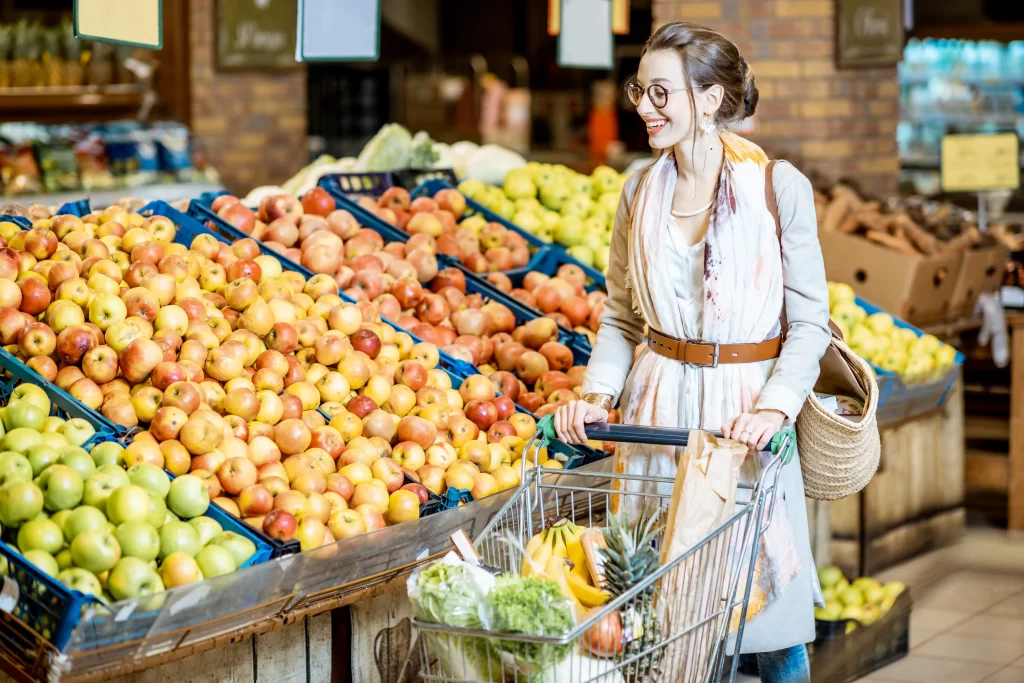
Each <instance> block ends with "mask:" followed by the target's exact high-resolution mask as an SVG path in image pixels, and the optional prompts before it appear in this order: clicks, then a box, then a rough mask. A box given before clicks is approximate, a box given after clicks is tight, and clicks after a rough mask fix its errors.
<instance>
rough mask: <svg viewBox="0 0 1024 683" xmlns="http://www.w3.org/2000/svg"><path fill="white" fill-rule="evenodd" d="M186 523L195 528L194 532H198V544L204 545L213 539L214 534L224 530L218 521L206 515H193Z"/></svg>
mask: <svg viewBox="0 0 1024 683" xmlns="http://www.w3.org/2000/svg"><path fill="white" fill-rule="evenodd" d="M188 523H189V524H191V525H192V527H193V528H194V529H195V530H196V533H198V534H199V545H200V546H204V547H205V546H206V544H207V543H209V542H210V541H211V540H212V539H213V537H214V536H216V535H217V534H219V533H220V532H222V531H224V529H223V527H221V525H220V522H218V521H217V520H215V519H212V518H210V517H206V516H203V517H194V518H192V519H190V520H189V521H188Z"/></svg>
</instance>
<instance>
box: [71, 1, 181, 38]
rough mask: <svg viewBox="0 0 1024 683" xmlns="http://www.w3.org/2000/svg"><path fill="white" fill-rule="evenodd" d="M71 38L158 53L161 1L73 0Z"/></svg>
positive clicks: (161, 31)
mask: <svg viewBox="0 0 1024 683" xmlns="http://www.w3.org/2000/svg"><path fill="white" fill-rule="evenodd" d="M75 35H76V36H77V37H79V38H83V39H85V40H98V41H100V42H103V43H116V44H118V45H132V46H134V47H144V48H149V49H152V50H160V49H162V48H163V46H164V24H163V0H75Z"/></svg>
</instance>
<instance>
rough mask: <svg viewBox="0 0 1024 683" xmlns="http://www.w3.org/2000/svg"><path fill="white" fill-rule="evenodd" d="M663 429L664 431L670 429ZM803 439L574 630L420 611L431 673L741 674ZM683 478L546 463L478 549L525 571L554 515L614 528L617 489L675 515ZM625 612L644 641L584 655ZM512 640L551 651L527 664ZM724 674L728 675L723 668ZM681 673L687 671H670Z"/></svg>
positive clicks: (629, 627) (441, 678)
mask: <svg viewBox="0 0 1024 683" xmlns="http://www.w3.org/2000/svg"><path fill="white" fill-rule="evenodd" d="M595 426H596V425H595ZM614 427H619V425H615V426H614ZM631 429H633V430H636V428H635V427H632V428H631ZM640 431H641V432H642V431H643V430H640ZM654 431H657V432H660V433H662V434H664V433H665V432H666V431H667V430H661V429H659V430H654ZM672 431H680V430H672ZM623 436H624V437H625V438H623V439H622V440H624V441H634V442H635V441H641V440H644V441H645V442H648V443H649V442H650V441H649V439H650V434H646V435H643V437H642V439H641V438H636V437H637V436H639V435H629V436H625V435H623ZM685 440H686V439H685V437H683V438H681V439H680V438H674V439H672V441H673V442H674V445H685ZM793 441H794V440H793V437H792V432H789V433H788V434H785V435H784V436H783V438H782V439H781V440H780V441H779V442H778V443H779V447H778V448H776V449H774V450H775V452H776V453H778V455H775V456H774V457H773V458H771V459H770V460H769V461H768V464H767V465H764V466H763V467H762V468H761V471H760V475H759V477H758V480H757V482H756V483H754V484H744V483H740V484H739V489H740V490H739V491H737V500H736V510H735V512H734V513H733V514H732V515H731V516H730V517H729V518H728V519H727V520H726V521H725V522H723V523H722V524H721V525H719V526H718V527H717V528H716V529H714V530H713V531H712V532H711V533H710V534H709V535H708V536H706V537H705V538H704V539H702V540H701V541H699V542H698V543H696V544H695V545H694V546H693V547H691V548H689V549H688V550H687V551H686V552H685V553H684V554H682V555H680V556H679V557H676V558H674V559H673V560H671V561H670V562H668V563H666V564H664V565H662V566H661V567H659V568H658V569H657V570H656V571H655V572H653V573H652V574H651V575H650V576H648V577H646V578H645V579H644V580H642V581H641V582H640V583H638V584H637V585H635V586H633V587H632V588H631V589H630V590H628V591H627V592H625V593H623V594H622V595H620V596H618V597H617V598H615V599H614V600H611V601H609V602H608V603H606V604H605V605H603V606H601V607H597V608H593V609H591V610H590V611H589V612H587V614H586V616H585V617H583V619H582V620H581V621H580V622H579V623H578V624H577V626H576V627H575V628H574V629H572V630H571V631H570V632H568V633H565V634H563V635H560V636H544V635H530V634H522V633H516V634H499V633H496V632H492V631H488V630H484V629H472V628H460V627H454V626H446V625H443V624H436V623H428V622H424V621H421V620H418V619H414V620H413V625H414V626H415V628H417V629H419V631H420V632H421V633H420V638H419V642H420V647H421V648H422V650H421V653H420V654H421V672H420V673H421V677H422V678H423V680H426V681H437V682H439V683H440V682H443V683H454V682H456V681H458V682H460V683H463V682H465V683H470V682H472V683H477V682H478V681H479V682H480V683H484V682H487V681H516V682H517V683H519V682H520V681H522V682H523V683H531V682H539V681H545V682H547V681H555V680H557V681H558V682H559V683H563V682H564V683H584V682H590V681H603V682H605V683H611V682H613V681H614V682H616V683H618V682H619V681H647V680H678V681H680V683H682V682H684V681H685V683H697V682H699V681H705V682H708V683H717V682H719V681H722V680H725V681H733V680H734V679H735V676H736V671H737V667H738V664H739V657H737V656H731V657H729V656H727V655H729V654H731V653H737V652H739V649H740V643H741V641H742V638H743V630H744V627H745V625H746V621H747V611H748V607H749V601H750V594H751V588H752V584H753V576H754V569H755V563H756V560H757V557H758V553H757V549H758V546H759V541H760V538H761V535H762V534H763V533H764V532H765V530H766V529H767V528H768V526H769V525H770V524H771V520H772V515H773V512H774V508H775V501H776V499H777V498H778V497H777V496H776V495H775V492H776V490H777V487H778V481H779V476H780V474H781V472H782V467H783V463H784V454H785V453H786V452H787V449H789V448H791V447H792V446H793ZM531 443H532V439H531ZM529 447H530V445H529V444H528V446H527V448H529ZM758 457H759V456H758ZM674 481H675V480H674V479H673V478H669V477H649V476H642V475H631V474H624V473H623V474H612V473H606V472H587V471H582V470H572V471H559V470H544V469H541V468H534V469H531V470H530V471H529V473H528V474H527V478H526V479H524V481H523V485H522V486H521V488H520V490H519V491H518V492H517V494H516V495H515V496H514V497H513V498H511V499H510V500H509V501H508V502H507V503H506V504H505V506H503V508H502V509H501V510H500V511H499V512H498V513H497V514H496V515H495V517H494V519H493V520H492V521H491V522H490V523H489V524H488V525H487V526H486V527H485V528H484V530H483V531H482V532H481V533H480V535H479V536H478V537H477V539H476V540H475V541H474V547H475V549H476V551H477V553H478V554H479V556H480V561H481V562H482V563H483V564H484V565H486V566H489V567H493V568H495V569H500V570H501V571H503V572H510V573H513V574H516V575H518V574H519V570H520V565H521V561H520V559H519V557H520V555H521V553H522V548H524V547H525V546H526V544H527V542H528V541H529V539H530V538H531V537H532V536H533V535H534V534H535V533H537V532H539V531H540V530H541V529H543V528H544V525H545V523H546V522H547V523H551V522H554V521H555V520H557V519H559V518H561V517H566V518H568V519H570V520H571V521H573V522H574V523H575V524H579V525H581V526H589V527H602V526H606V523H605V520H606V519H607V514H608V512H609V511H611V510H612V509H613V499H615V498H616V497H618V501H616V502H619V504H620V505H621V502H622V501H623V500H625V497H629V496H635V497H637V498H638V499H640V500H643V501H644V502H647V501H650V500H655V501H657V502H658V503H659V504H660V510H661V515H660V517H661V521H662V522H664V520H665V515H666V512H667V508H668V503H669V500H670V498H671V491H672V487H673V484H674ZM628 482H639V483H642V484H645V485H648V488H647V489H646V490H644V491H630V490H625V487H624V486H620V485H621V484H626V483H628ZM666 489H667V491H668V492H669V493H666V492H665V491H666ZM663 533H664V524H662V527H661V532H660V533H659V534H658V538H657V540H656V541H655V545H656V547H658V548H659V549H660V547H661V544H662V542H663V538H662V535H663ZM613 612H618V613H619V615H620V618H621V620H622V625H623V626H622V631H623V634H627V633H628V632H629V631H632V634H631V637H632V638H633V641H632V643H627V644H626V645H625V646H624V647H623V649H622V652H620V653H618V655H617V657H616V658H615V659H594V658H591V657H577V656H576V655H575V654H574V653H580V654H586V653H587V649H586V648H585V647H584V642H585V640H586V638H587V632H588V631H589V630H590V629H591V628H593V627H595V626H597V625H598V624H599V623H600V622H602V621H603V620H604V619H605V618H606V617H608V616H609V615H610V614H611V613H613ZM638 622H639V623H638ZM637 627H639V628H637ZM599 629H600V627H598V628H597V629H595V631H599ZM638 634H639V635H638ZM626 638H627V636H626V635H624V640H626ZM484 643H486V644H487V647H488V648H489V651H490V652H492V653H493V652H495V651H497V652H498V656H497V657H496V658H495V657H492V656H488V655H487V654H483V653H485V652H487V651H488V650H487V649H486V648H484V647H481V645H482V644H484ZM530 644H532V649H530V648H531V645H530ZM631 645H635V647H631ZM508 648H513V649H515V650H516V651H517V652H521V651H524V650H527V649H529V650H530V651H531V652H534V653H546V656H541V658H540V661H539V662H537V661H536V660H535V661H534V662H533V663H532V665H530V666H527V667H524V666H523V665H522V663H521V661H518V660H517V659H516V658H514V657H511V656H509V654H508V653H507V651H506V652H501V650H502V649H506V650H507V649H508ZM727 650H728V651H729V652H727ZM567 652H569V654H566V653H567ZM453 653H455V654H456V655H457V656H461V661H453ZM556 653H559V654H556ZM563 657H564V658H565V660H564V661H563V662H562V664H558V662H559V660H561V659H562V658H563ZM467 658H468V659H471V660H472V661H467ZM727 661H728V663H727ZM442 662H443V664H442ZM566 662H568V664H566ZM723 673H724V674H727V676H728V677H727V678H723ZM676 675H678V676H679V678H669V677H670V676H676Z"/></svg>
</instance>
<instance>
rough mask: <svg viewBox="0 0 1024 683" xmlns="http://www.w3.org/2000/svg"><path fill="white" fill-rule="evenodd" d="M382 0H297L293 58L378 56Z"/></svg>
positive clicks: (372, 59) (319, 59)
mask: <svg viewBox="0 0 1024 683" xmlns="http://www.w3.org/2000/svg"><path fill="white" fill-rule="evenodd" d="M380 12H381V0H345V1H344V2H338V0H299V26H298V36H297V38H296V54H295V58H296V59H298V60H299V61H304V62H376V61H377V60H378V59H380Z"/></svg>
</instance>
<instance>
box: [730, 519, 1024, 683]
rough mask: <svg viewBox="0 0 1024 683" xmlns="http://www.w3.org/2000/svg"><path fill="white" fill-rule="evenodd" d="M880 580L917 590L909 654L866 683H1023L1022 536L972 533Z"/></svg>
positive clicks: (747, 682)
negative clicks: (902, 584)
mask: <svg viewBox="0 0 1024 683" xmlns="http://www.w3.org/2000/svg"><path fill="white" fill-rule="evenodd" d="M876 578H878V579H879V580H881V581H891V580H899V581H903V582H904V583H906V584H907V585H908V586H910V587H911V595H912V597H913V599H914V608H913V612H912V613H911V619H910V648H911V649H910V654H909V655H908V656H907V657H906V658H904V659H902V660H900V661H898V662H896V663H894V664H892V665H890V666H888V667H886V668H884V669H882V670H880V671H876V672H875V673H873V674H871V675H870V676H868V677H866V678H862V679H860V680H861V681H863V682H864V683H1024V534H1007V533H1005V532H995V531H988V530H986V531H971V532H969V533H968V534H967V535H966V536H965V537H964V538H963V539H962V540H961V541H960V542H959V543H957V544H956V545H954V546H951V547H949V548H945V549H943V550H938V551H935V552H933V553H929V554H927V555H924V556H922V557H919V558H916V559H915V560H912V561H910V562H908V563H906V564H903V565H900V566H897V567H893V568H891V569H888V570H886V571H884V572H882V573H880V574H879V575H878V576H876ZM737 680H738V681H743V682H744V683H754V682H755V681H756V680H757V679H754V678H750V677H744V678H738V679H737ZM813 683H829V682H828V681H820V682H819V681H814V682H813Z"/></svg>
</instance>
